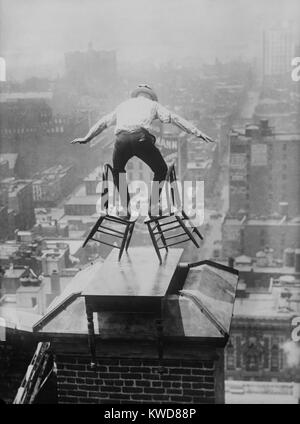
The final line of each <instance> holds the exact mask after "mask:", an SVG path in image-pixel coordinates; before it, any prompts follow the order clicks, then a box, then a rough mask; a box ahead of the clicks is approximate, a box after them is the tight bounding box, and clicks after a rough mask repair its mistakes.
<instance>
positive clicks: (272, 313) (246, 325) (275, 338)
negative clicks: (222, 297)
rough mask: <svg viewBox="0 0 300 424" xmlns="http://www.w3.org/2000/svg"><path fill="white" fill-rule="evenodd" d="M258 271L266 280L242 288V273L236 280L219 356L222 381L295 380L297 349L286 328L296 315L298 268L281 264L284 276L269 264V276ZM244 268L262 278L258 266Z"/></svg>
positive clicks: (299, 376) (299, 306) (297, 375)
mask: <svg viewBox="0 0 300 424" xmlns="http://www.w3.org/2000/svg"><path fill="white" fill-rule="evenodd" d="M239 268H240V269H241V270H243V266H241V267H239V266H237V269H239ZM262 269H263V268H262ZM264 270H265V272H266V273H265V283H267V279H268V284H264V285H263V286H262V285H261V284H259V283H258V284H257V285H256V286H255V287H253V286H252V287H247V285H245V281H244V278H243V276H245V275H246V274H245V273H244V272H243V273H242V275H241V279H240V280H239V285H238V291H237V298H236V301H235V306H234V318H233V322H232V327H231V335H230V340H229V343H228V345H227V348H226V354H225V375H226V379H230V380H243V381H245V380H255V381H265V382H266V381H279V382H284V381H286V382H297V381H298V382H299V381H300V373H299V354H298V356H297V352H298V350H297V349H298V347H297V343H295V342H294V341H292V338H291V331H292V329H293V326H292V319H293V318H294V317H295V316H299V314H300V297H299V288H300V268H299V269H298V271H297V270H295V269H293V268H292V267H290V268H288V267H285V268H284V267H283V268H282V269H281V272H287V273H288V274H287V275H285V274H281V275H278V274H277V277H275V274H274V272H276V270H275V269H274V268H273V271H272V267H270V272H269V274H267V272H268V271H267V267H265V268H264ZM278 271H279V268H278V269H277V272H278ZM288 271H290V272H288ZM296 271H297V272H296ZM250 272H251V273H252V276H251V279H252V281H254V280H256V278H258V279H259V280H260V279H261V278H262V277H261V275H262V274H261V273H260V274H257V273H259V266H258V265H257V266H256V268H255V269H254V270H252V271H250ZM272 273H273V274H272ZM272 275H273V276H272ZM297 358H298V359H297ZM297 362H298V364H297ZM245 401H246V398H245Z"/></svg>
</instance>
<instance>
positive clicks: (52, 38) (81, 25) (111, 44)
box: [0, 0, 300, 79]
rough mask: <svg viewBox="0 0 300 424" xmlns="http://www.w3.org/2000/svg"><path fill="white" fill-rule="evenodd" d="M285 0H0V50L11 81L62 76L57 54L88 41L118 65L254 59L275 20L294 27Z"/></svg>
mask: <svg viewBox="0 0 300 424" xmlns="http://www.w3.org/2000/svg"><path fill="white" fill-rule="evenodd" d="M288 3H289V7H287V6H286V2H284V1H282V0H276V1H274V0H273V1H270V0H268V1H265V2H263V4H262V2H258V1H255V2H251V3H250V2H247V1H240V2H237V1H236V0H230V1H226V6H224V2H221V1H220V0H201V1H194V0H188V1H187V2H186V1H184V2H182V1H177V0H175V1H172V2H171V1H170V0H167V1H164V2H163V3H161V4H159V3H158V1H154V2H151V3H150V4H149V3H148V2H145V1H143V0H142V1H138V2H137V1H136V0H129V1H126V2H120V1H119V0H115V1H112V2H108V1H106V0H102V1H101V2H95V1H94V0H89V1H88V2H87V5H88V7H87V8H85V10H84V13H82V4H81V3H80V2H79V1H77V0H73V1H70V0H67V1H64V2H63V3H62V2H59V4H58V3H57V0H55V1H51V2H48V1H47V0H42V1H38V2H37V1H36V0H29V1H26V6H25V5H24V3H22V2H21V1H20V0H13V1H7V0H1V2H0V10H1V30H0V31H1V32H0V55H1V56H4V57H5V58H6V61H7V66H8V72H10V74H11V76H12V77H13V78H16V79H18V78H20V79H22V78H25V77H28V76H31V75H35V74H37V75H36V76H40V75H41V76H46V77H47V76H48V77H49V76H51V77H53V76H56V75H58V74H62V73H63V71H64V53H65V52H66V51H75V50H85V49H86V48H87V47H88V45H89V44H90V43H92V44H93V47H94V48H95V49H96V50H116V52H117V58H118V62H119V63H120V64H123V63H124V64H126V63H127V64H130V63H133V64H136V63H138V62H146V63H147V62H151V63H152V64H153V65H158V64H160V63H163V62H168V61H175V62H176V61H177V62H179V63H184V61H186V60H187V59H189V60H194V61H195V62H198V63H201V61H205V62H213V61H214V60H215V59H216V58H219V59H220V60H225V61H226V60H228V59H229V60H230V59H237V58H242V59H249V58H250V59H252V58H254V57H255V58H257V57H258V58H260V57H261V55H262V34H263V31H264V30H267V29H269V28H271V27H274V25H275V26H278V25H280V24H281V23H284V24H285V25H289V26H293V25H294V26H295V29H296V25H295V23H296V22H297V21H299V19H300V5H299V3H298V2H297V1H296V0H289V1H288ZM232 16H239V19H232ZM203 17H205V18H204V19H203ZM46 18H47V19H46ZM54 20H55V28H56V30H55V31H53V21H54Z"/></svg>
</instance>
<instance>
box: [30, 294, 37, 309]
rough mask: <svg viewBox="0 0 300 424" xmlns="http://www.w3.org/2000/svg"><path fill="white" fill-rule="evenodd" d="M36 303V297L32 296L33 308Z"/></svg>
mask: <svg viewBox="0 0 300 424" xmlns="http://www.w3.org/2000/svg"><path fill="white" fill-rule="evenodd" d="M36 305H37V300H36V297H32V298H31V306H32V308H34V307H35V306H36Z"/></svg>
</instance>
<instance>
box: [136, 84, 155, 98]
mask: <svg viewBox="0 0 300 424" xmlns="http://www.w3.org/2000/svg"><path fill="white" fill-rule="evenodd" d="M138 96H144V97H147V98H149V99H151V100H154V101H155V102H157V101H158V98H157V95H156V93H155V92H154V90H152V88H151V87H149V85H147V84H139V85H138V86H137V88H136V89H135V90H133V92H132V93H131V97H138Z"/></svg>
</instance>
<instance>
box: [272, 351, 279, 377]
mask: <svg viewBox="0 0 300 424" xmlns="http://www.w3.org/2000/svg"><path fill="white" fill-rule="evenodd" d="M278 370H279V347H278V345H277V344H273V346H272V348H271V371H278Z"/></svg>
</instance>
